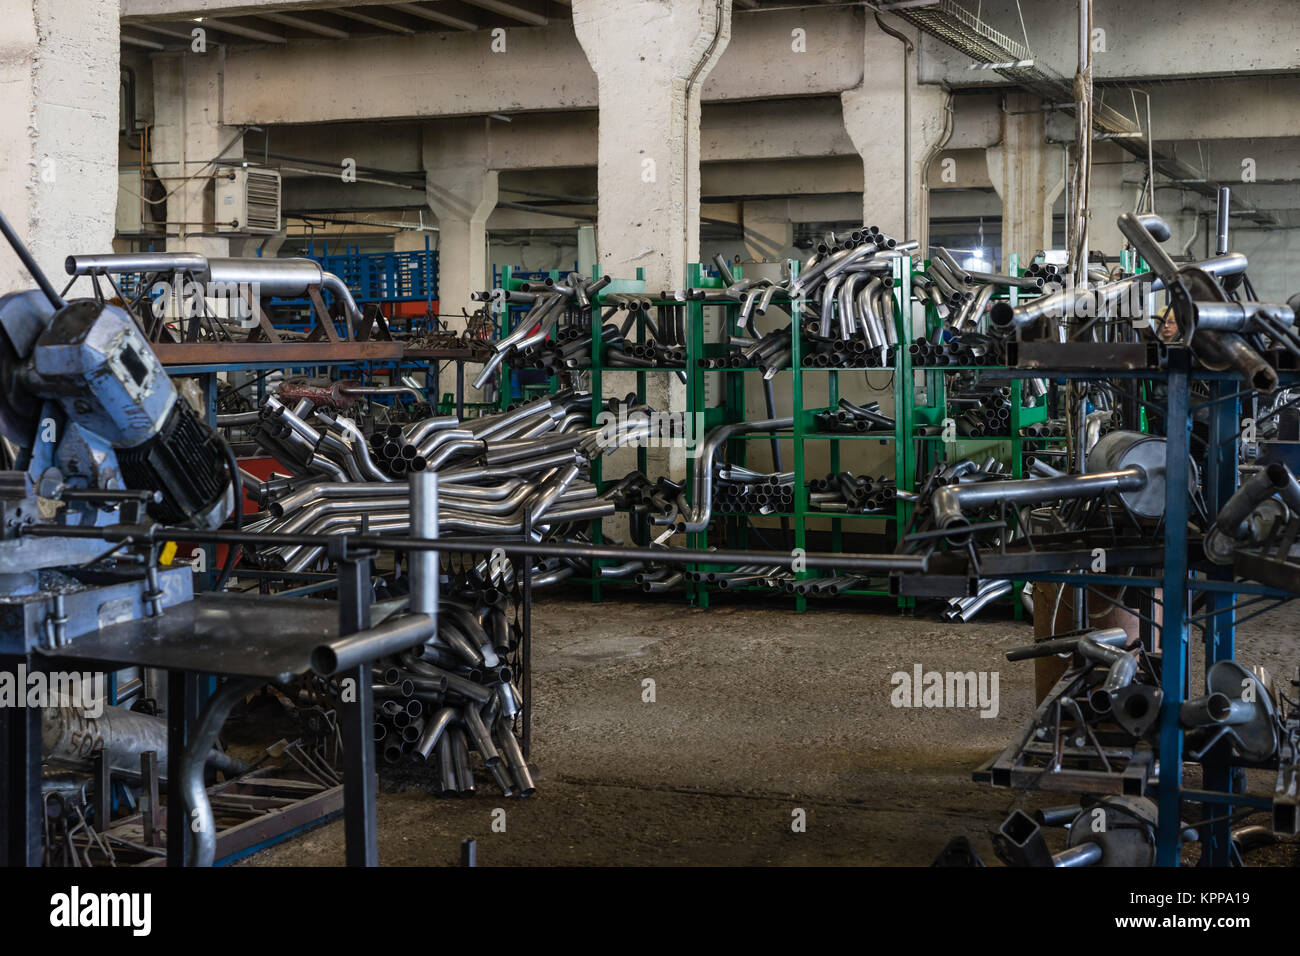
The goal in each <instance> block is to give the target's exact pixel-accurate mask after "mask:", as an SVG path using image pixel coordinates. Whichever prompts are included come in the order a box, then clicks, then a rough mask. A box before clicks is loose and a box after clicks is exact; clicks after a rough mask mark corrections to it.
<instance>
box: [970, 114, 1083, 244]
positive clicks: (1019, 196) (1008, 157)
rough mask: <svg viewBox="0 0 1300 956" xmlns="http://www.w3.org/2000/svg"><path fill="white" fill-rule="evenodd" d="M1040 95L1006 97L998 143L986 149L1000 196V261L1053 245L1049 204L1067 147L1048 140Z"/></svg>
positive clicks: (1061, 178) (1060, 180)
mask: <svg viewBox="0 0 1300 956" xmlns="http://www.w3.org/2000/svg"><path fill="white" fill-rule="evenodd" d="M1046 116H1047V114H1046V113H1044V112H1043V111H1042V101H1041V100H1039V99H1038V97H1035V96H1030V95H1029V94H1027V93H1015V94H1011V95H1008V96H1007V98H1006V108H1005V111H1004V112H1003V114H1002V143H1001V145H999V146H995V147H993V148H992V149H990V150H988V152H987V153H986V154H985V156H986V161H987V163H988V169H989V179H991V180H992V182H993V188H994V189H995V190H997V194H998V195H999V196H1000V197H1002V264H1003V265H1005V264H1006V261H1007V257H1008V256H1009V255H1011V253H1013V252H1014V253H1016V254H1017V255H1019V256H1020V261H1021V263H1024V262H1026V261H1028V257H1029V256H1032V255H1033V254H1034V253H1035V252H1037V251H1038V250H1039V249H1048V248H1050V247H1051V245H1052V206H1053V204H1054V203H1055V202H1056V197H1057V196H1059V195H1060V194H1061V191H1062V190H1063V189H1064V188H1065V152H1064V150H1062V149H1061V147H1060V146H1059V145H1052V144H1050V143H1048V142H1047V139H1046V133H1045V126H1044V124H1045V122H1046Z"/></svg>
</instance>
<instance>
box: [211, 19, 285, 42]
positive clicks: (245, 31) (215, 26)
mask: <svg viewBox="0 0 1300 956" xmlns="http://www.w3.org/2000/svg"><path fill="white" fill-rule="evenodd" d="M196 22H198V23H202V24H203V26H205V27H207V28H208V29H209V30H216V31H218V32H220V33H229V34H230V35H231V36H237V37H244V38H245V39H248V40H258V41H260V42H262V43H288V42H289V41H288V40H286V39H285V38H284V37H283V36H282V35H280V34H278V33H268V32H267V31H265V30H258V29H256V28H254V27H246V26H244V25H243V24H242V23H231V22H230V21H229V20H218V19H216V18H214V17H206V18H204V19H201V20H200V19H197V18H196Z"/></svg>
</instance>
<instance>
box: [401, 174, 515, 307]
mask: <svg viewBox="0 0 1300 956" xmlns="http://www.w3.org/2000/svg"><path fill="white" fill-rule="evenodd" d="M426 155H427V152H426ZM425 196H426V198H427V199H428V202H429V208H430V209H432V210H433V213H434V215H435V216H437V217H438V301H439V306H438V308H439V311H440V312H441V314H442V315H443V316H445V317H446V321H447V327H448V328H450V329H454V330H461V329H464V328H465V319H464V318H463V317H462V316H461V309H464V310H465V311H466V312H469V313H472V312H473V311H474V310H475V309H476V308H479V305H478V303H476V302H473V301H471V300H470V293H471V292H481V291H483V290H484V289H486V288H487V287H488V285H489V284H490V282H491V280H492V275H491V269H490V267H489V264H488V259H487V220H488V216H489V215H491V214H492V210H493V209H494V208H495V207H496V204H497V172H496V170H492V169H484V168H481V167H464V166H461V167H451V168H441V169H437V168H427V169H426V178H425ZM419 248H421V249H422V248H424V242H423V239H422V240H421V242H420V246H419Z"/></svg>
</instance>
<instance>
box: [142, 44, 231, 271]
mask: <svg viewBox="0 0 1300 956" xmlns="http://www.w3.org/2000/svg"><path fill="white" fill-rule="evenodd" d="M224 51H225V48H224V47H211V48H209V52H207V53H180V54H171V55H159V56H155V57H154V60H153V82H154V128H153V133H152V140H151V146H152V161H153V169H154V172H155V173H157V175H158V176H159V177H161V178H162V181H163V186H164V187H166V189H167V191H168V193H169V194H170V195H169V198H168V200H167V222H168V225H167V234H168V236H169V238H168V239H167V249H168V251H169V252H170V251H180V252H197V253H201V254H202V255H207V256H228V255H231V249H230V240H229V239H222V238H219V237H216V236H205V235H202V234H203V233H212V232H215V231H216V228H215V223H216V221H217V220H218V219H219V218H220V214H219V212H218V211H217V210H216V209H214V207H213V182H212V174H213V172H214V171H215V169H216V167H217V166H219V165H222V164H226V163H234V164H238V163H239V161H240V160H242V159H243V156H244V142H243V136H242V135H241V134H240V132H239V130H238V129H233V128H231V127H228V126H223V125H222V124H221V71H222V64H223V61H224V57H225V52H224ZM191 177H192V178H191Z"/></svg>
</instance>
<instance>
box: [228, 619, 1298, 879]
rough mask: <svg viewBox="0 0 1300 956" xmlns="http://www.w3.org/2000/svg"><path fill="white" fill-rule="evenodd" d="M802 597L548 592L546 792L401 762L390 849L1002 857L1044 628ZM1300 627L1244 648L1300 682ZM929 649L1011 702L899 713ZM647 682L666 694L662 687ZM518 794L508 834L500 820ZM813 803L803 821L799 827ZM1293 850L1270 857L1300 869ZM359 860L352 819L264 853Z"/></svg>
mask: <svg viewBox="0 0 1300 956" xmlns="http://www.w3.org/2000/svg"><path fill="white" fill-rule="evenodd" d="M787 606H788V602H773V603H767V604H756V603H753V602H751V603H748V604H745V603H732V604H731V605H730V606H721V607H714V608H713V609H711V610H707V611H700V610H694V609H691V608H687V607H684V606H682V605H681V604H680V603H678V602H676V601H667V600H666V601H663V602H658V603H645V602H640V601H637V602H632V601H626V602H624V601H619V600H615V601H611V602H608V603H606V604H603V605H596V606H594V605H592V604H590V603H588V602H586V601H582V600H570V599H567V598H561V597H558V596H547V597H544V598H543V599H542V600H540V601H539V603H538V606H537V609H536V611H535V615H534V635H535V636H534V641H535V643H534V648H535V650H534V670H535V676H534V693H535V697H536V700H537V711H536V718H535V723H534V734H533V740H534V759H533V762H534V763H535V764H536V765H537V767H538V770H539V774H538V792H537V794H536V795H535V796H534V797H532V798H531V799H528V800H505V799H503V798H501V797H500V796H499V794H497V793H496V791H495V790H494V789H493V787H492V784H491V781H490V779H487V778H486V775H484V779H482V780H480V783H479V792H478V795H477V796H476V797H474V798H473V799H469V800H455V799H447V800H444V799H439V798H437V797H434V796H432V795H431V794H430V793H428V792H426V791H425V790H424V789H423V781H422V779H421V777H420V775H419V774H418V773H412V772H410V771H401V772H393V771H392V768H384V769H383V770H382V771H381V783H380V787H381V796H380V801H379V840H380V860H381V862H382V863H384V864H385V865H444V864H451V863H454V862H456V861H457V859H458V855H459V843H460V840H461V839H462V838H464V837H474V838H475V839H476V840H477V841H478V852H479V863H480V865H546V864H569V865H619V864H644V865H660V864H664V865H693V864H721V865H736V864H759V865H763V864H858V865H873V864H886V865H920V866H925V865H929V864H930V863H931V862H932V861H933V859H934V858H935V856H936V855H937V854H938V853H939V851H940V850H941V849H942V848H943V846H944V845H945V844H946V843H947V842H948V840H949V839H950V838H951V837H953V836H956V835H958V834H964V835H966V836H968V837H969V838H970V839H971V841H972V843H973V844H974V846H975V848H976V850H977V852H978V853H979V854H980V855H981V856H982V857H983V858H984V859H985V861H986V862H990V863H992V864H994V865H996V863H997V861H996V858H995V857H994V855H993V852H992V848H991V846H990V844H989V840H988V836H987V834H988V831H989V830H990V829H992V828H994V827H996V826H997V824H998V823H999V822H1000V821H1001V820H1002V819H1003V818H1004V817H1005V815H1006V814H1007V813H1008V812H1009V811H1010V810H1011V809H1012V808H1013V807H1014V806H1017V805H1021V804H1022V800H1021V797H1020V795H1019V794H1017V793H1014V792H1011V791H1006V790H994V789H992V788H990V787H987V786H982V785H976V784H974V783H972V782H971V780H970V771H971V770H972V768H974V767H976V766H978V765H979V764H980V763H981V762H983V761H984V760H985V759H986V758H987V757H989V756H990V755H992V754H993V753H995V752H997V751H999V750H1001V749H1002V748H1003V747H1004V746H1005V745H1006V743H1007V742H1008V740H1009V739H1010V738H1011V737H1012V735H1013V734H1014V733H1015V732H1016V730H1017V729H1018V728H1019V727H1021V726H1022V724H1023V722H1024V721H1025V720H1026V719H1027V717H1028V715H1029V713H1030V712H1031V710H1032V701H1031V697H1032V691H1033V668H1032V665H1030V664H1009V663H1008V662H1007V661H1006V660H1005V658H1004V657H1003V654H1004V652H1005V651H1006V650H1007V649H1008V648H1010V647H1013V646H1017V645H1020V644H1024V643H1028V642H1029V641H1030V640H1031V639H1032V632H1031V628H1030V626H1029V625H1028V624H1025V623H1018V622H1015V621H1012V620H1010V619H1009V618H1006V619H998V618H997V617H993V616H988V617H986V618H985V619H984V620H979V621H976V622H972V623H970V624H956V625H954V624H950V623H948V622H946V621H940V620H936V619H935V618H936V617H937V615H936V614H934V612H933V609H926V610H923V611H921V612H918V614H917V616H915V617H906V616H900V615H899V614H898V613H897V611H895V610H894V609H893V608H892V606H890V605H889V604H888V603H887V602H877V603H875V604H869V605H859V606H856V607H854V606H850V605H848V604H844V603H828V604H826V605H825V606H823V607H819V608H818V609H816V610H814V611H810V612H808V613H805V614H796V613H794V612H793V611H790V610H787V609H786V608H787ZM986 614H987V612H986ZM1298 622H1300V615H1298V614H1297V610H1296V609H1294V608H1284V609H1282V610H1281V611H1275V612H1271V613H1270V614H1269V615H1266V616H1265V617H1262V618H1260V619H1257V621H1255V622H1252V623H1251V624H1248V625H1247V626H1246V627H1245V628H1243V631H1242V635H1241V638H1240V640H1239V645H1240V647H1241V654H1240V656H1241V658H1242V659H1243V660H1244V661H1259V662H1261V663H1263V664H1265V665H1266V666H1268V667H1269V668H1270V669H1271V671H1272V672H1273V674H1274V676H1275V677H1279V678H1281V679H1282V680H1283V681H1286V680H1289V679H1290V678H1291V677H1293V676H1294V674H1295V664H1296V659H1297V658H1296V655H1295V643H1294V640H1293V637H1294V635H1295V634H1296V630H1297V629H1296V624H1297V623H1298ZM916 664H920V665H922V667H923V668H924V670H927V671H929V670H938V671H996V672H997V673H998V675H999V680H998V690H999V703H1000V708H999V712H998V714H997V716H996V717H991V718H982V717H980V716H979V713H978V711H977V710H974V709H955V708H939V709H923V708H922V709H903V708H895V707H893V706H892V705H891V693H892V692H893V690H894V685H893V684H892V683H891V680H890V676H891V674H893V673H894V672H896V671H904V672H908V673H910V672H911V671H912V669H913V666H914V665H916ZM1196 679H1198V680H1199V677H1197V678H1196ZM646 680H653V681H654V690H655V698H656V699H655V701H654V702H653V703H646V702H643V700H642V696H643V682H644V681H646ZM1263 786H1264V787H1265V789H1267V788H1268V787H1270V786H1271V780H1270V781H1267V782H1265V783H1264V784H1263ZM1062 802H1066V801H1063V800H1061V799H1059V798H1058V799H1055V800H1052V799H1045V798H1043V797H1042V796H1041V795H1034V796H1032V797H1031V798H1030V799H1029V800H1028V801H1027V802H1025V803H1024V805H1026V806H1038V805H1044V804H1051V803H1062ZM497 808H504V810H505V832H504V833H501V832H494V830H493V811H494V810H495V809H497ZM799 809H801V810H803V811H805V813H806V820H807V827H806V832H803V833H795V832H792V826H791V824H792V820H793V819H794V812H795V811H796V810H799ZM498 816H499V815H498ZM1293 850H1294V847H1293V846H1286V847H1275V848H1271V849H1269V850H1266V851H1263V852H1264V853H1265V854H1266V855H1267V856H1266V858H1264V859H1259V860H1258V862H1269V863H1273V862H1276V863H1293V862H1295V860H1294V855H1295V854H1294V852H1293ZM341 861H342V825H341V823H333V824H330V825H328V826H325V827H321V828H318V829H317V830H314V831H312V832H310V833H308V834H306V835H304V836H302V837H299V838H298V839H296V840H294V841H292V842H289V843H286V844H284V845H281V846H278V847H273V848H271V849H269V850H266V851H263V852H261V853H259V854H257V855H255V856H253V857H251V858H249V860H248V861H247V862H249V863H251V864H255V865H286V866H293V865H333V864H338V863H341Z"/></svg>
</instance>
